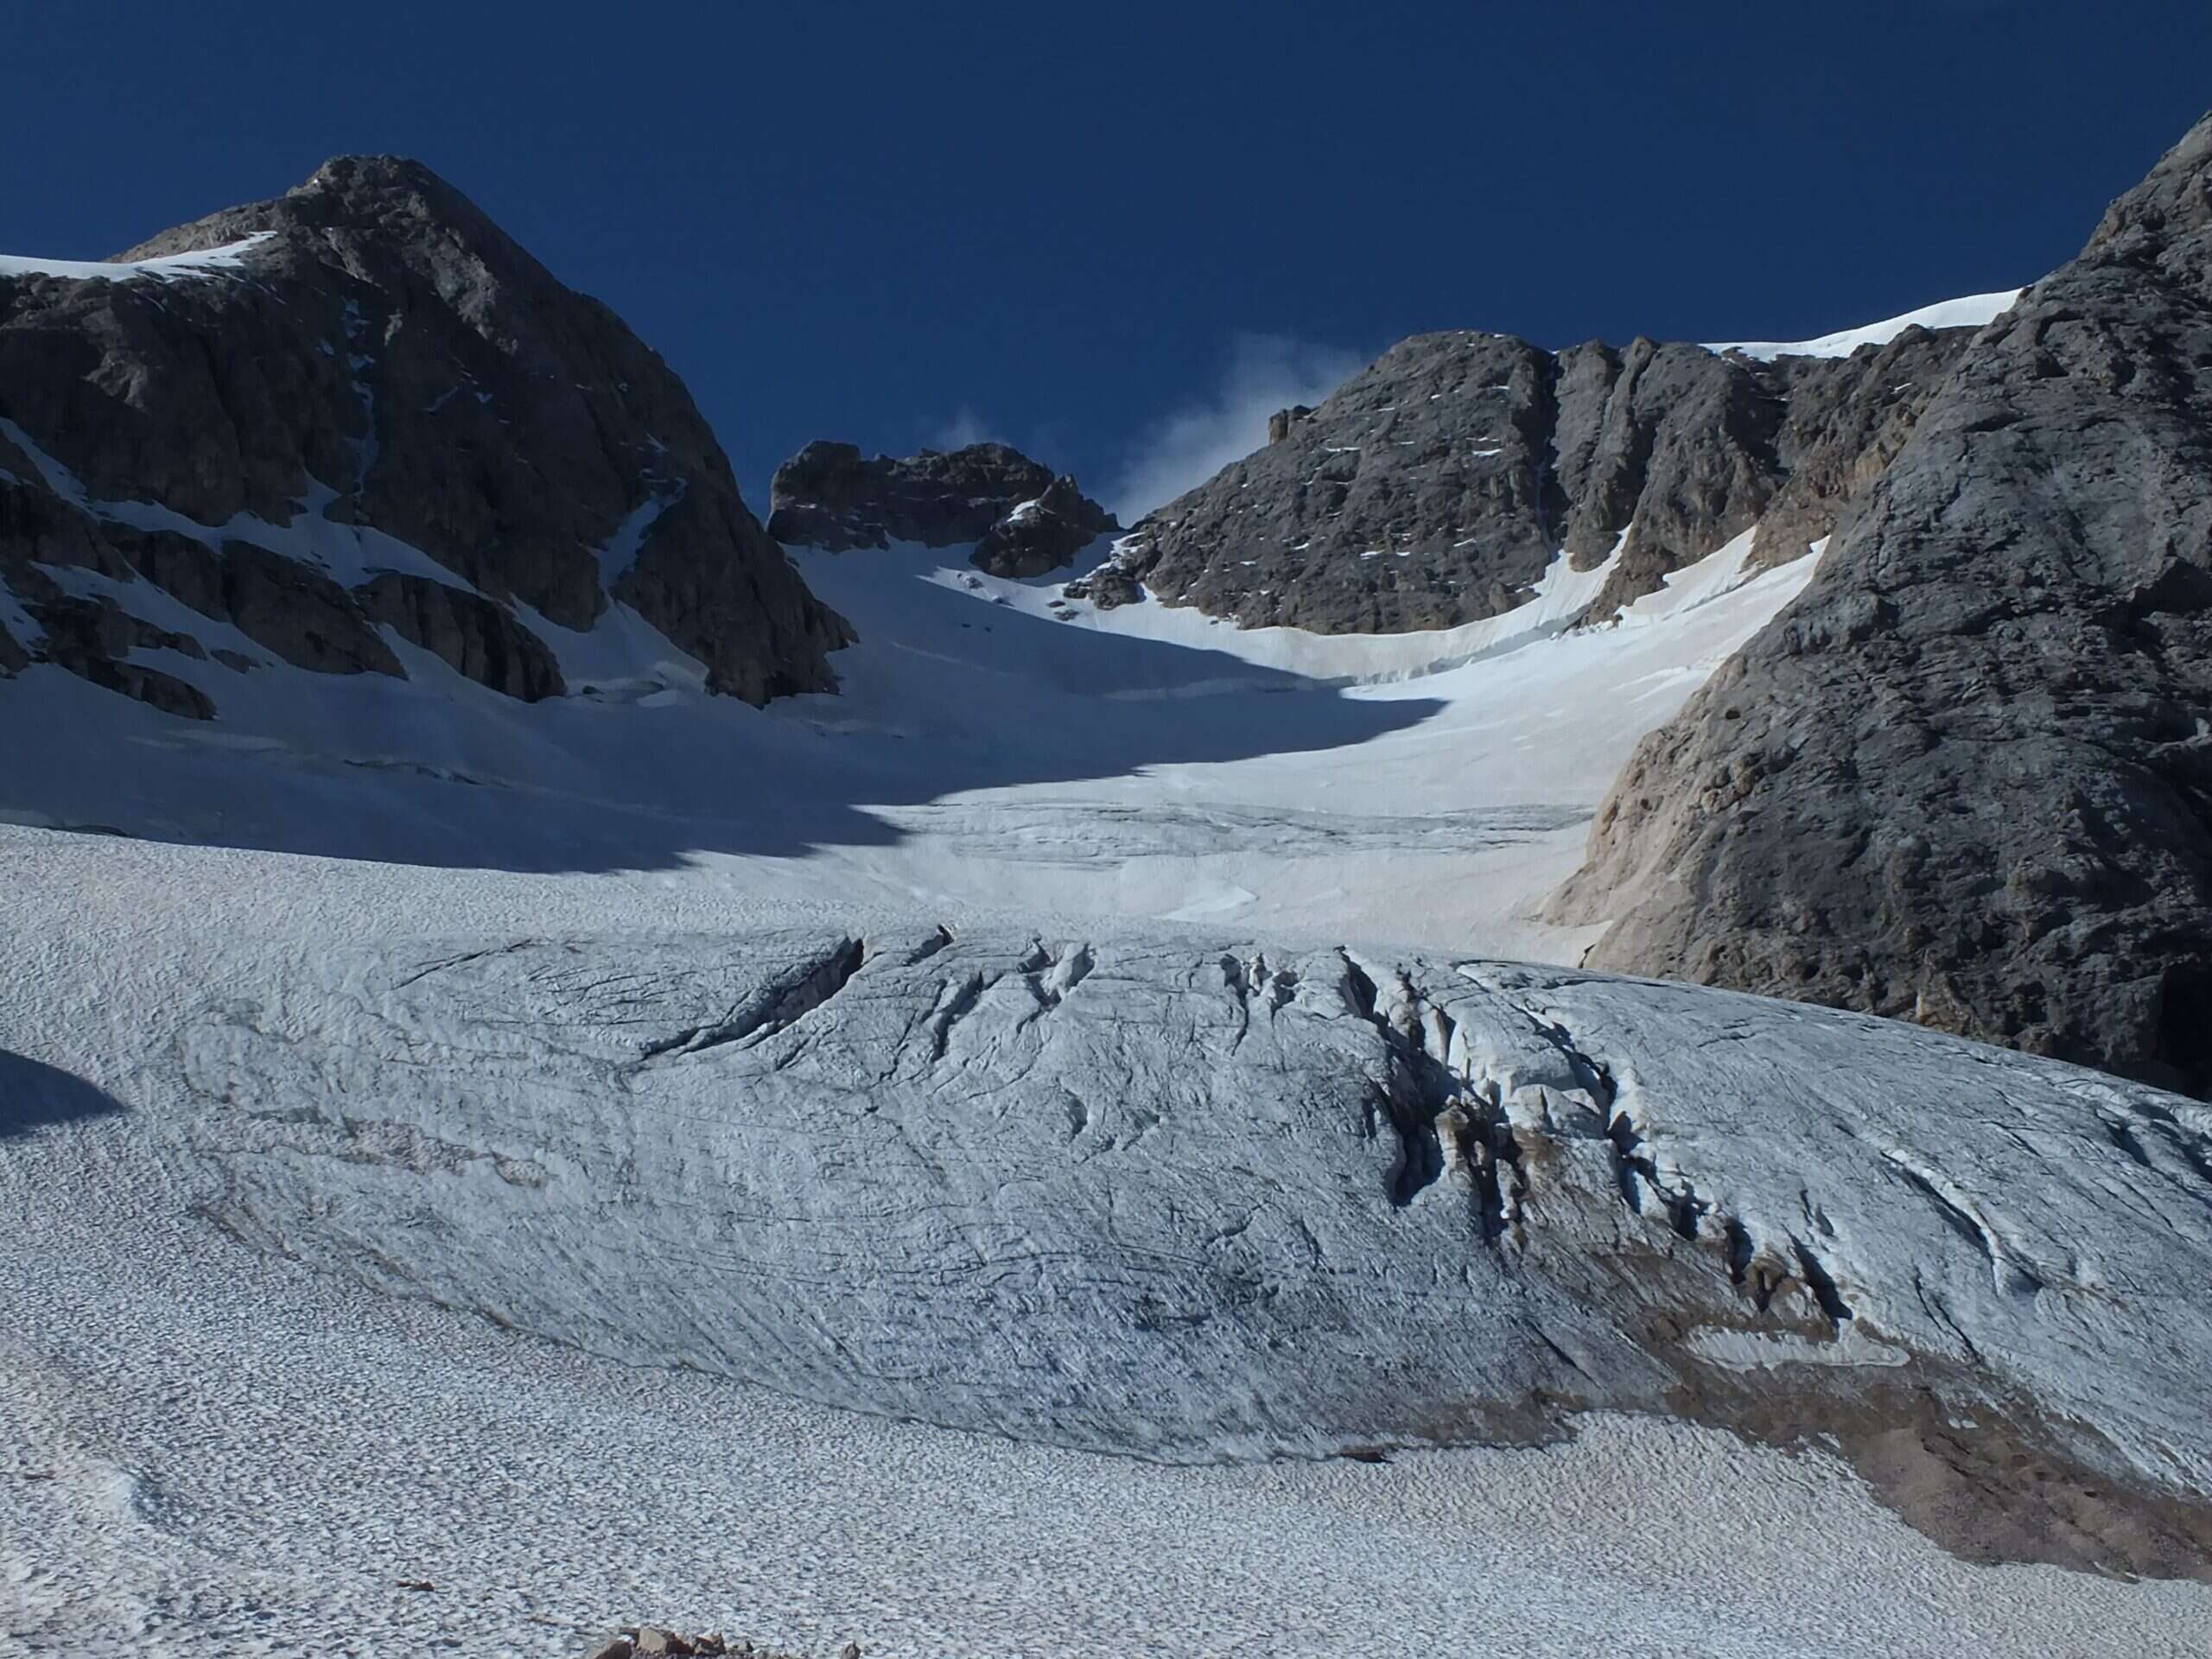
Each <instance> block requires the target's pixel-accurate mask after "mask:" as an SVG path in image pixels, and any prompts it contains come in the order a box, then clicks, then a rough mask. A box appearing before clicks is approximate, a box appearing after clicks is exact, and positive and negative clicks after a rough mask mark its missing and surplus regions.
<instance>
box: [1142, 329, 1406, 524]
mask: <svg viewBox="0 0 2212 1659" xmlns="http://www.w3.org/2000/svg"><path fill="white" fill-rule="evenodd" d="M1365 361H1366V359H1364V358H1363V357H1362V356H1360V354H1359V353H1357V352H1351V351H1346V350H1344V349H1343V348H1342V347H1340V346H1321V345H1317V344H1315V343H1314V342H1313V341H1311V340H1291V339H1287V338H1286V337H1285V336H1283V335H1281V334H1238V335H1237V336H1236V338H1235V339H1234V340H1231V341H1230V349H1229V355H1228V360H1227V362H1226V363H1225V364H1224V367H1223V370H1222V373H1221V377H1220V378H1219V380H1218V381H1217V383H1216V384H1215V386H1214V388H1213V390H1212V391H1210V392H1207V393H1205V395H1204V396H1202V397H1198V398H1195V399H1193V400H1192V402H1191V403H1189V404H1185V406H1184V407H1182V408H1180V409H1178V410H1174V411H1173V412H1172V413H1170V414H1168V415H1166V416H1163V417H1162V418H1161V419H1160V420H1158V421H1155V422H1154V423H1153V424H1152V425H1150V426H1149V427H1147V428H1146V429H1144V430H1143V431H1142V432H1141V433H1140V434H1138V435H1137V438H1136V441H1135V442H1134V443H1133V444H1132V445H1131V446H1130V450H1129V458H1128V462H1127V464H1126V465H1124V466H1123V467H1122V472H1121V474H1120V476H1119V477H1118V478H1117V479H1116V480H1115V482H1114V484H1113V486H1112V487H1111V488H1110V489H1109V491H1108V492H1107V498H1108V499H1107V505H1109V506H1111V507H1112V508H1113V509H1114V511H1115V512H1117V513H1119V514H1120V515H1121V519H1122V523H1123V524H1134V523H1135V522H1136V520H1137V518H1139V517H1141V515H1143V514H1144V513H1147V512H1151V511H1152V509H1153V508H1154V507H1156V506H1159V505H1161V504H1162V503H1163V502H1166V501H1172V500H1173V499H1175V498H1176V497H1177V496H1179V495H1180V494H1182V493H1183V492H1184V491H1185V490H1187V489H1190V488H1192V486H1196V485H1198V484H1203V483H1204V482H1205V480H1207V479H1209V478H1211V477H1212V476H1213V475H1214V474H1216V473H1217V472H1219V471H1220V470H1221V469H1222V468H1223V467H1226V466H1227V465H1228V464H1229V463H1230V461H1236V460H1238V459H1240V458H1242V457H1243V456H1245V455H1249V454H1251V453H1252V451H1254V450H1255V449H1257V448H1260V447H1261V446H1262V444H1264V443H1265V442H1267V439H1268V416H1270V415H1272V414H1274V412H1275V410H1279V409H1285V408H1287V407H1288V406H1289V405H1291V404H1318V403H1319V402H1320V401H1321V400H1322V399H1323V398H1324V397H1327V396H1328V395H1329V394H1330V393H1331V392H1332V391H1335V390H1336V389H1337V388H1338V386H1340V385H1343V384H1344V381H1345V380H1347V379H1348V378H1351V375H1352V374H1353V373H1354V372H1356V371H1357V370H1358V369H1359V368H1360V367H1361V366H1362V365H1363V364H1364V363H1365Z"/></svg>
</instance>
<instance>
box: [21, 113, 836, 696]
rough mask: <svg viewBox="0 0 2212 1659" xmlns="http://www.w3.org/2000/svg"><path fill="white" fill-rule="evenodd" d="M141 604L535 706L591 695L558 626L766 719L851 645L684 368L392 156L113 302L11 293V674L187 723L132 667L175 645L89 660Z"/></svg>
mask: <svg viewBox="0 0 2212 1659" xmlns="http://www.w3.org/2000/svg"><path fill="white" fill-rule="evenodd" d="M81 573H89V575H84V574H81ZM138 582H143V583H147V584H150V585H151V587H153V588H156V589H159V590H160V592H161V593H162V594H167V595H168V596H170V597H172V598H174V599H175V600H177V601H181V603H182V604H183V605H185V606H187V607H190V608H191V609H192V610H193V611H194V612H196V613H198V614H199V615H200V616H202V617H205V618H207V619H208V620H210V621H212V622H216V623H221V624H226V625H228V626H232V627H235V628H236V629H237V630H238V632H241V633H243V634H245V636H246V637H247V639H249V640H251V641H252V642H254V643H255V644H256V645H260V646H262V647H264V648H265V649H266V650H267V651H268V652H270V654H271V656H272V657H274V658H280V659H282V660H283V661H284V662H286V663H289V664H292V665H294V666H296V667H301V668H306V669H310V670H314V671H318V672H330V673H359V672H370V673H379V674H387V675H401V674H404V672H405V670H404V667H403V666H402V664H401V663H400V661H399V659H398V658H397V656H396V655H395V654H394V652H393V651H392V649H391V646H390V645H387V644H386V642H385V637H384V635H383V633H382V632H380V630H381V629H383V628H385V627H389V628H390V629H391V631H392V632H394V633H395V634H396V635H397V637H398V638H400V639H404V640H406V641H408V642H410V643H411V644H413V645H418V646H421V647H422V648H423V649H424V650H427V651H429V652H434V653H435V655H436V656H438V657H440V658H443V659H444V660H445V661H446V662H447V663H448V664H451V665H452V666H453V667H454V669H455V670H456V671H459V672H461V673H462V674H465V675H467V676H468V677H471V678H474V679H476V680H479V681H480V682H481V683H484V684H486V685H487V686H490V687H492V688H493V689H494V690H499V691H502V692H505V693H506V694H508V695H510V696H517V697H520V698H524V699H533V698H537V697H542V696H550V695H554V694H556V693H558V692H559V691H560V690H562V689H563V687H562V682H561V676H560V672H559V669H558V666H557V663H556V659H555V656H554V653H553V652H551V651H550V649H549V648H548V646H547V645H546V644H545V643H544V641H543V639H541V638H540V637H539V629H540V627H541V626H542V624H540V623H539V622H537V621H536V620H533V618H542V619H543V623H544V624H550V625H552V626H556V627H558V628H562V629H568V630H577V631H581V630H586V629H588V628H590V627H591V626H593V624H594V621H595V620H597V619H598V617H599V616H600V615H601V613H602V612H603V611H605V610H606V609H607V606H608V605H609V603H610V602H611V601H621V602H624V603H626V604H628V605H630V606H631V607H633V608H634V609H635V610H636V611H637V612H638V613H639V614H640V615H641V616H643V617H644V618H645V620H646V621H648V622H650V623H652V625H653V626H655V627H657V628H658V629H659V630H660V632H662V633H664V635H666V636H667V638H668V639H670V640H671V641H672V642H673V643H675V644H676V645H677V646H679V647H680V648H681V649H683V651H685V652H689V653H690V655H692V656H693V657H695V658H697V659H698V660H699V661H700V662H701V663H702V664H705V666H706V668H707V670H708V682H709V685H710V687H711V688H712V689H714V690H721V691H726V692H728V693H729V694H731V695H733V696H740V697H743V698H745V699H747V700H748V701H751V702H762V701H765V700H766V699H767V698H769V697H771V696H777V695H779V694H781V693H785V692H791V691H802V690H825V689H828V688H829V687H831V686H833V685H834V684H835V677H834V676H833V675H832V673H831V671H830V669H829V663H828V659H827V653H828V652H829V651H831V650H833V649H835V648H836V647H837V646H838V645H842V644H845V643H847V642H848V641H849V638H850V633H849V629H848V628H846V626H844V624H843V623H842V621H841V620H839V619H838V618H836V616H835V615H834V614H832V613H829V612H828V611H827V610H825V609H824V608H823V607H822V606H821V605H820V604H819V603H818V602H817V601H815V600H814V599H813V598H812V596H811V595H810V594H808V593H807V591H806V589H805V587H804V584H803V583H802V582H800V580H799V578H798V575H797V573H796V572H795V571H794V570H793V569H791V566H790V563H789V562H788V561H787V560H786V559H785V557H784V556H783V554H782V552H781V550H779V549H778V548H777V547H776V545H775V543H773V542H772V541H771V540H770V539H769V538H768V537H767V536H766V534H765V533H764V532H763V531H762V530H761V529H760V525H759V524H758V523H757V522H756V521H755V520H754V519H753V517H752V515H751V514H750V513H749V512H747V510H746V507H745V505H744V503H743V502H742V500H741V499H740V498H739V495H738V492H737V487H736V485H735V482H734V480H733V478H732V476H731V474H730V470H729V466H728V461H727V460H726V458H725V457H724V456H723V454H722V452H721V448H720V447H719V446H718V445H717V443H716V442H715V438H714V435H713V434H712V432H711V431H710V430H709V428H708V426H707V424H706V423H705V421H704V420H703V419H702V417H701V416H700V415H699V413H698V410H696V407H694V405H693V404H692V402H691V399H690V395H689V394H688V393H687V392H686V391H684V389H683V385H682V383H681V382H679V381H678V380H677V378H676V376H675V375H674V374H673V373H671V372H670V370H669V369H668V367H667V365H665V364H664V363H663V362H662V361H661V359H659V358H658V356H657V355H656V354H655V353H653V352H652V350H650V349H649V348H648V347H646V346H645V345H643V344H642V343H641V342H640V341H639V340H638V339H637V338H636V336H635V335H633V334H631V333H630V331H629V330H628V329H627V328H626V327H624V326H623V325H622V323H621V321H620V320H619V319H618V318H616V317H615V316H614V315H613V313H612V312H611V311H609V310H608V309H607V308H606V307H605V306H603V305H601V304H600V303H599V302H597V301H594V300H592V299H589V298H587V297H586V296H582V295H580V294H576V293H575V292H573V291H571V290H570V289H567V288H565V287H563V285H562V284H561V283H559V282H558V281H556V279H555V278H554V277H552V275H551V274H550V273H549V272H548V271H547V270H545V269H544V268H543V266H542V265H540V264H538V263H537V261H536V260H534V259H532V258H531V257H530V256H529V255H528V254H527V253H525V252H524V251H523V250H522V249H521V248H519V247H518V246H517V245H515V244H514V243H513V242H512V241H511V240H510V239H509V238H507V237H506V236H505V234H503V233H502V232H500V231H499V229H498V228H497V227H496V226H494V225H493V224H492V222H491V221H490V220H489V219H486V217H485V216H484V214H483V213H480V211H479V210H478V209H477V208H476V207H474V206H473V205H472V204H471V203H469V202H468V201H467V200H465V199H464V198H462V197H461V194H459V193H458V192H456V191H455V190H454V189H453V188H451V187H450V186H449V185H448V184H446V183H445V182H443V181H442V180H440V179H438V178H436V177H435V175H432V174H431V173H430V172H429V171H428V170H427V169H426V168H423V167H421V166H420V165H418V164H416V163H415V162H407V161H401V160H395V159H392V158H389V157H346V158H341V159H340V160H336V161H333V162H329V163H327V164H326V165H325V166H324V167H323V168H321V169H320V170H319V171H318V172H317V173H316V174H315V176H314V177H313V178H311V179H310V180H308V181H307V182H306V183H305V184H303V185H302V186H300V187H299V188H297V189H296V190H294V191H292V192H291V193H290V194H288V195H285V196H283V197H281V198H279V199H277V200H273V201H265V202H261V203H257V204H255V205H253V206H251V207H237V208H232V209H230V210H228V211H226V212H223V213H216V214H213V215H212V216H210V217H209V218H207V219H201V220H199V221H198V222H196V223H194V224H192V225H188V226H183V227H181V228H180V229H177V230H174V231H170V232H166V233H164V234H163V235H162V236H159V237H156V238H154V239H153V240H152V241H150V242H148V243H146V244H145V245H143V246H141V247H139V248H137V249H134V250H132V251H130V252H129V253H126V254H124V255H122V256H120V257H119V258H118V260H117V261H116V262H114V263H113V264H110V265H108V266H105V267H103V268H99V270H97V272H96V273H95V274H86V271H85V270H84V269H83V268H81V267H57V268H55V269H54V270H50V271H49V270H43V269H41V267H40V266H38V265H37V264H35V262H27V261H12V262H10V263H9V264H8V265H7V266H6V267H5V268H4V273H0V584H4V587H5V588H6V589H7V590H8V592H10V593H11V594H12V595H13V598H14V601H16V604H17V605H19V606H20V607H21V608H22V612H23V613H25V615H27V616H28V618H29V620H30V622H31V624H32V626H33V628H34V629H38V630H43V632H44V634H45V640H44V641H43V642H41V641H34V640H28V639H16V640H15V641H14V644H13V645H12V646H11V647H0V668H4V667H8V666H10V665H14V666H21V665H22V664H24V663H26V662H27V661H28V660H29V658H32V657H34V656H42V657H46V658H50V659H51V660H53V661H55V662H58V663H61V664H64V665H66V666H70V667H73V668H74V669H75V670H76V671H78V672H79V673H84V674H86V675H87V676H88V677H93V678H96V679H99V680H101V682H102V683H117V682H118V680H120V679H125V678H128V679H130V680H131V681H132V683H130V684H123V685H119V686H118V689H122V690H130V691H131V692H132V694H133V695H142V696H148V700H149V701H154V702H157V703H158V704H162V705H163V706H175V704H176V703H177V702H178V699H176V698H175V696H172V695H171V694H170V693H169V692H168V691H167V690H164V689H163V687H164V683H165V682H167V681H168V680H169V679H171V678H173V677H174V676H172V675H169V674H167V673H164V672H162V671H155V670H152V669H150V668H149V667H148V665H146V664H138V663H126V662H124V660H123V659H122V658H121V656H119V655H118V654H116V653H115V652H114V651H113V650H112V649H111V648H112V647H114V646H117V645H122V646H124V648H125V649H136V648H137V647H139V646H146V645H149V641H148V640H146V639H143V638H135V637H134V638H131V639H125V638H124V634H127V633H130V632H131V631H130V629H129V628H127V627H125V626H124V625H121V624H110V625H108V626H107V635H108V637H107V638H105V639H104V641H103V642H102V645H103V649H102V650H101V651H99V652H92V650H91V647H89V646H88V645H86V643H85V641H86V630H85V628H84V627H83V626H80V625H79V624H76V623H73V622H71V621H70V620H67V611H68V609H69V607H71V606H73V605H81V604H92V605H94V606H96V607H99V608H101V609H103V610H110V611H116V612H118V613H128V612H130V610H131V608H132V607H130V605H129V604H128V603H127V602H126V601H124V600H123V599H122V598H120V597H119V596H118V594H117V593H116V592H115V591H114V586H115V585H116V584H123V585H126V586H127V585H129V584H133V583H138ZM94 589H97V590H98V591H96V592H95V591H93V590H94ZM0 626H3V625H0ZM95 632H97V630H96V631H95ZM151 648H153V649H162V648H164V646H162V645H159V644H156V645H152V646H151ZM166 648H167V649H170V650H176V649H178V647H176V646H175V645H173V644H172V645H167V646H166ZM186 654H188V655H189V654H190V653H186ZM96 660H97V661H98V662H99V663H103V664H106V665H105V667H95V666H94V663H95V661H96ZM198 700H199V701H200V702H203V703H204V702H208V699H207V697H206V696H205V695H204V693H202V694H200V695H199V699H198ZM220 701H221V697H220V696H219V695H218V696H216V697H215V698H214V699H213V702H214V703H215V704H216V705H218V706H219V703H220ZM178 712H201V713H204V712H207V710H205V709H198V710H194V709H182V708H179V709H178Z"/></svg>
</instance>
